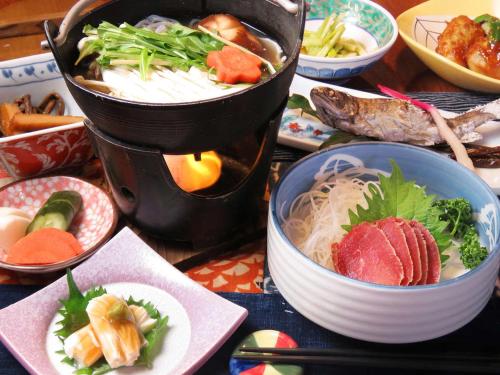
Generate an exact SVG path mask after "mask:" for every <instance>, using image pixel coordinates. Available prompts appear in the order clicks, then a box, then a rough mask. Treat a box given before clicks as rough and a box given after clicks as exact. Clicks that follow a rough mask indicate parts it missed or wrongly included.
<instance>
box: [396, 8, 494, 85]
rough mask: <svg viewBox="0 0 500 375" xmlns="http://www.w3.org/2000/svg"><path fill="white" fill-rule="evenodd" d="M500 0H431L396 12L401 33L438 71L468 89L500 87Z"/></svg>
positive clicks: (420, 55)
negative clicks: (404, 10) (476, 0)
mask: <svg viewBox="0 0 500 375" xmlns="http://www.w3.org/2000/svg"><path fill="white" fill-rule="evenodd" d="M498 9H500V0H485V1H481V2H474V1H470V0H431V1H427V2H425V3H422V4H420V5H418V6H416V7H413V8H411V9H409V10H407V11H406V12H404V13H402V14H401V15H400V16H399V17H398V18H397V23H398V27H399V33H400V35H401V37H402V38H403V40H404V41H405V42H406V43H407V44H408V46H409V47H410V48H411V50H412V51H413V52H415V54H416V55H417V56H418V57H419V58H420V59H421V60H422V61H423V62H424V63H425V64H426V65H427V66H428V67H429V68H430V69H432V70H433V71H434V72H435V73H436V74H438V75H439V76H441V77H442V78H444V79H446V80H447V81H449V82H451V83H453V84H455V85H457V86H460V87H462V88H465V89H469V90H474V91H481V92H489V93H500V32H499V31H498V30H500V29H499V27H500V20H499V19H498V17H499V16H500V14H498V13H497V12H498Z"/></svg>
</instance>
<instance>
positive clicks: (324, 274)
mask: <svg viewBox="0 0 500 375" xmlns="http://www.w3.org/2000/svg"><path fill="white" fill-rule="evenodd" d="M339 159H340V160H343V162H340V163H336V161H338V160H339ZM391 159H393V160H395V161H396V162H397V164H398V165H399V166H400V168H401V170H402V171H403V173H404V176H405V178H406V179H407V180H415V181H416V183H417V184H419V185H421V186H426V188H427V192H428V193H431V194H436V195H438V196H440V197H442V198H454V197H464V198H466V199H468V200H469V201H470V202H471V204H472V207H473V211H474V212H475V213H476V214H477V215H478V219H477V223H476V227H477V229H478V232H479V235H480V238H481V242H482V243H483V245H485V246H486V247H487V248H488V250H489V253H490V254H489V256H488V258H487V259H486V260H484V261H483V262H482V263H481V265H479V266H478V267H477V268H475V269H474V270H472V271H469V272H468V273H466V274H464V275H462V276H459V277H457V278H454V279H451V280H446V281H441V282H440V283H438V284H434V285H419V286H405V287H402V286H383V285H377V284H373V283H368V282H363V281H359V280H354V279H351V278H348V277H345V276H342V275H340V274H337V273H335V272H333V271H331V270H329V269H327V268H324V267H323V266H320V265H319V264H317V263H315V262H314V261H312V260H311V259H309V258H308V257H306V256H305V255H304V254H303V253H301V252H300V251H299V250H298V249H297V248H296V247H295V246H294V245H293V244H292V243H291V241H290V240H289V239H288V238H287V237H286V235H285V233H284V232H283V230H282V227H281V225H282V222H283V219H284V217H286V215H287V214H288V210H289V207H290V204H291V203H292V202H293V200H294V199H295V198H296V197H297V196H298V195H299V194H300V193H302V192H305V191H307V190H309V188H310V187H311V185H312V184H313V183H314V182H315V180H316V179H319V178H321V176H322V174H323V173H325V171H329V170H332V168H338V169H339V170H343V169H345V168H347V167H350V166H352V165H354V164H352V163H356V165H359V164H360V163H362V164H364V166H365V167H368V168H376V169H380V170H382V171H387V172H389V171H390V170H391V167H390V160H391ZM267 241H268V264H269V270H270V273H271V276H272V278H273V280H274V282H275V284H276V286H277V287H278V289H279V291H280V292H281V294H282V295H283V296H284V298H285V299H286V300H287V301H288V302H289V303H290V304H291V305H292V306H293V307H294V308H295V309H296V310H297V311H298V312H300V313H301V314H302V315H304V316H305V317H307V318H308V319H310V320H312V321H313V322H315V323H317V324H319V325H320V326H322V327H324V328H327V329H329V330H331V331H334V332H337V333H340V334H343V335H346V336H350V337H353V338H357V339H361V340H366V341H372V342H380V343H410V342H418V341H425V340H430V339H433V338H437V337H440V336H443V335H446V334H448V333H451V332H453V331H455V330H457V329H459V328H461V327H462V326H464V325H465V324H467V323H468V322H469V321H471V320H472V319H473V318H474V317H476V315H478V314H479V312H480V311H481V310H482V309H483V308H484V306H485V305H486V304H487V302H488V300H489V298H490V296H491V294H492V291H493V289H494V286H495V280H496V278H497V275H498V269H499V264H500V250H499V248H500V203H499V200H498V198H497V197H496V196H495V194H494V193H493V192H492V191H491V189H490V188H489V187H488V186H487V185H486V184H485V183H484V182H483V181H482V180H481V179H480V178H479V177H477V176H476V175H475V174H474V173H472V172H470V171H468V170H467V169H466V168H464V167H462V166H460V165H459V164H457V163H455V162H454V161H452V160H450V159H448V158H446V157H444V156H441V155H438V154H436V153H434V152H431V151H427V150H425V149H422V148H417V147H414V146H408V145H403V144H396V143H384V142H365V143H356V144H350V145H343V146H339V147H334V148H330V149H326V150H323V151H319V152H316V153H314V154H311V155H310V156H308V157H306V158H304V159H302V160H300V161H299V162H297V163H296V164H294V165H293V166H292V167H291V168H290V169H289V170H288V171H287V172H286V173H285V175H284V176H283V177H282V178H281V180H280V182H279V183H278V184H277V186H276V187H275V189H274V191H273V193H272V196H271V201H270V210H269V222H268V240H267Z"/></svg>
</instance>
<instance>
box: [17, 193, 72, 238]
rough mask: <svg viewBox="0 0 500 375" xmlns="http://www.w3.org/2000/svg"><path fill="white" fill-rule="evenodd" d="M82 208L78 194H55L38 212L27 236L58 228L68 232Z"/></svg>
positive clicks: (28, 229) (27, 231)
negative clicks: (37, 231) (38, 231)
mask: <svg viewBox="0 0 500 375" xmlns="http://www.w3.org/2000/svg"><path fill="white" fill-rule="evenodd" d="M81 207H82V197H81V195H80V194H79V193H78V192H76V191H58V192H55V193H53V194H52V195H51V196H50V197H49V199H47V202H45V204H44V205H43V206H42V208H41V209H40V210H39V211H38V212H37V214H36V215H35V218H34V219H33V221H32V222H31V224H30V225H29V226H28V228H27V229H26V234H28V233H31V232H34V231H36V230H38V229H42V228H57V229H61V230H64V231H67V230H68V228H69V227H70V225H71V222H72V221H73V218H74V217H75V216H76V214H77V213H78V212H79V211H80V209H81Z"/></svg>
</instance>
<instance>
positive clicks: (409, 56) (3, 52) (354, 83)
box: [0, 0, 472, 92]
mask: <svg viewBox="0 0 500 375" xmlns="http://www.w3.org/2000/svg"><path fill="white" fill-rule="evenodd" d="M471 1H472V0H471ZM74 2H75V1H74V0H44V1H40V0H0V61H2V60H8V59H13V58H16V57H21V56H28V55H33V54H38V53H42V52H44V51H42V50H41V49H40V41H42V40H43V39H44V35H43V34H42V32H41V30H42V29H41V24H42V21H43V20H44V19H47V18H49V19H55V20H60V19H61V18H62V17H63V16H64V14H65V13H66V11H67V10H68V9H69V8H70V7H71V5H72V4H74ZM104 2H105V0H97V2H96V3H97V4H102V3H104ZM375 2H377V3H379V4H381V5H382V6H383V7H385V8H386V9H387V10H388V11H389V12H391V13H392V15H393V16H394V17H397V16H398V15H399V14H400V13H402V12H403V11H405V10H407V9H409V8H411V7H413V6H414V5H416V4H419V3H421V2H423V0H404V1H400V0H375ZM377 83H381V84H383V85H386V86H389V87H392V88H395V89H397V90H399V91H404V92H406V91H463V90H462V89H460V88H458V87H456V86H454V85H452V84H451V83H448V82H446V81H444V80H443V79H441V78H440V77H438V76H437V75H436V74H434V73H433V72H432V71H430V70H429V69H427V68H426V67H425V65H424V64H423V63H422V62H420V60H419V59H418V58H417V57H416V56H415V55H414V54H413V52H411V51H410V49H409V48H408V47H407V46H406V44H405V43H404V41H403V40H402V39H401V38H400V37H398V39H397V41H396V43H395V44H394V46H393V47H392V49H391V50H390V51H389V52H388V53H387V54H386V55H385V56H384V58H383V60H382V61H380V62H379V63H378V64H376V65H375V66H374V67H373V68H372V69H371V70H370V71H368V72H366V73H365V74H363V75H362V76H361V77H359V78H355V79H353V80H351V81H350V82H349V83H348V84H347V86H350V87H353V88H357V89H367V88H372V89H373V88H375V86H376V84H377Z"/></svg>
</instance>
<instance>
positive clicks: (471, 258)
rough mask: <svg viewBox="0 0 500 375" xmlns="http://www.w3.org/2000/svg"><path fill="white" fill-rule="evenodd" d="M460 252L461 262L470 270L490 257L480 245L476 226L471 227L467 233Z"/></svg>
mask: <svg viewBox="0 0 500 375" xmlns="http://www.w3.org/2000/svg"><path fill="white" fill-rule="evenodd" d="M459 252H460V260H461V261H462V263H463V264H464V266H465V268H468V269H473V268H476V267H477V266H479V265H480V264H481V262H482V261H483V260H485V259H486V257H487V256H488V250H487V249H486V248H485V247H484V246H481V244H480V243H479V236H478V234H477V232H476V228H474V226H472V225H470V226H469V227H468V229H467V231H466V232H465V234H464V238H463V243H462V244H461V245H460V248H459Z"/></svg>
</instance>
